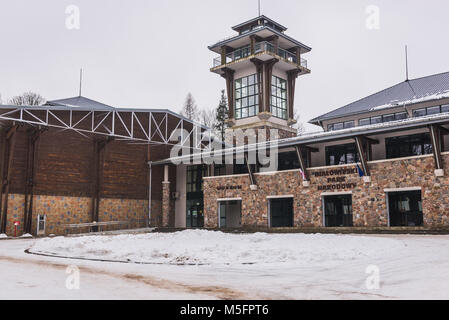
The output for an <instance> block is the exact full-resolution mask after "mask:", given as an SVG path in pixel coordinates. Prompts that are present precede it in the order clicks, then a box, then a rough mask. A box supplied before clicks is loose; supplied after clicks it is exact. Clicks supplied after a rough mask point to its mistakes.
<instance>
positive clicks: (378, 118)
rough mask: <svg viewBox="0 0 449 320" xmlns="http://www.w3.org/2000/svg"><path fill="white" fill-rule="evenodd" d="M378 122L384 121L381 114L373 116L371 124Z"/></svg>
mask: <svg viewBox="0 0 449 320" xmlns="http://www.w3.org/2000/svg"><path fill="white" fill-rule="evenodd" d="M378 123H382V117H381V116H378V117H372V118H371V124H378Z"/></svg>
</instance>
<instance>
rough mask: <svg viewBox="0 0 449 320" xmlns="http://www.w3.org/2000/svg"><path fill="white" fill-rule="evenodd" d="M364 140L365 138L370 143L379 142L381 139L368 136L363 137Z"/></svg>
mask: <svg viewBox="0 0 449 320" xmlns="http://www.w3.org/2000/svg"><path fill="white" fill-rule="evenodd" d="M361 138H362V140H365V141H366V142H368V143H370V144H379V143H380V141H379V140H377V139H372V138H368V137H364V136H363V137H361Z"/></svg>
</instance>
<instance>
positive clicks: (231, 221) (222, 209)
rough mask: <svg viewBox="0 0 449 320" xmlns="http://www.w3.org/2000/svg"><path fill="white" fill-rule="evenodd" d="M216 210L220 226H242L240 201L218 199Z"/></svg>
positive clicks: (224, 227) (225, 227)
mask: <svg viewBox="0 0 449 320" xmlns="http://www.w3.org/2000/svg"><path fill="white" fill-rule="evenodd" d="M218 210H219V216H220V222H219V223H220V224H219V227H220V228H223V229H227V228H240V227H241V226H242V201H240V200H239V201H234V200H233V201H220V202H219V205H218Z"/></svg>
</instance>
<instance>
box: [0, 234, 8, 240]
mask: <svg viewBox="0 0 449 320" xmlns="http://www.w3.org/2000/svg"><path fill="white" fill-rule="evenodd" d="M6 238H8V236H7V235H6V234H4V233H2V234H0V239H6Z"/></svg>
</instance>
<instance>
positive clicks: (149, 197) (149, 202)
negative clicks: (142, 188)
mask: <svg viewBox="0 0 449 320" xmlns="http://www.w3.org/2000/svg"><path fill="white" fill-rule="evenodd" d="M148 167H149V169H150V174H149V181H148V226H149V227H151V185H152V183H151V181H152V180H151V176H152V172H153V162H152V161H149V162H148Z"/></svg>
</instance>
